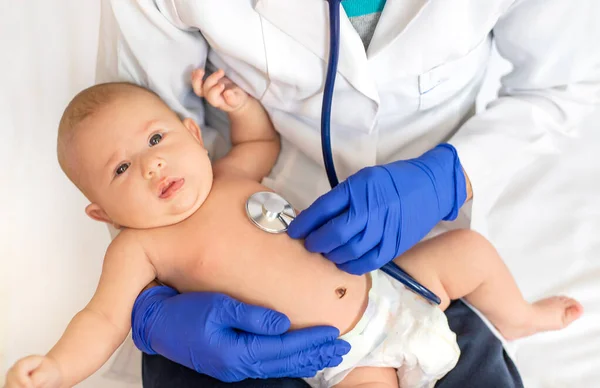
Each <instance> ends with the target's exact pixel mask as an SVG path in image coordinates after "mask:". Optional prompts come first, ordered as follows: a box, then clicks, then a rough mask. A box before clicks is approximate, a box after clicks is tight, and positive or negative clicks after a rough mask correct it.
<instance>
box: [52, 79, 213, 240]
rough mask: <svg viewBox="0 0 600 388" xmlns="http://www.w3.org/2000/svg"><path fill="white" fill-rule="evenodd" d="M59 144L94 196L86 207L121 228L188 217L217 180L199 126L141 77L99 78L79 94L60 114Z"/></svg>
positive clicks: (68, 166) (63, 160)
mask: <svg viewBox="0 0 600 388" xmlns="http://www.w3.org/2000/svg"><path fill="white" fill-rule="evenodd" d="M57 151H58V160H59V163H60V166H61V168H62V169H63V171H64V172H65V174H66V175H67V176H68V177H69V179H70V180H71V181H72V182H73V183H74V184H75V185H76V186H77V187H78V188H79V189H80V190H81V192H82V193H83V194H84V195H85V196H86V197H87V198H88V199H89V200H90V202H91V204H90V205H89V206H88V207H87V208H86V213H87V214H88V215H89V216H90V217H91V218H93V219H95V220H98V221H104V222H107V223H110V224H113V225H115V226H117V227H121V226H124V227H129V228H141V229H144V228H152V227H158V226H166V225H171V224H174V223H177V222H180V221H182V220H184V219H186V218H187V217H189V216H190V215H191V214H193V213H194V212H195V211H196V210H197V209H198V208H199V207H200V206H201V205H202V203H203V202H204V200H205V199H206V197H207V196H208V193H209V191H210V189H211V187H212V178H213V177H212V168H211V164H210V160H209V158H208V152H207V151H206V149H205V148H204V145H203V143H202V137H201V134H200V128H199V127H198V125H197V124H196V123H195V122H194V121H193V120H192V119H185V120H183V121H181V120H180V119H179V117H178V116H177V115H176V114H175V112H173V111H172V110H171V109H169V107H168V106H167V105H166V104H165V103H164V102H163V101H162V100H161V99H160V98H159V97H158V96H157V95H156V94H154V93H153V92H151V91H149V90H146V89H144V88H142V87H139V86H137V85H133V84H128V83H108V84H101V85H96V86H92V87H90V88H88V89H85V90H84V91H82V92H80V93H79V94H78V95H77V96H75V98H73V100H72V101H71V102H70V103H69V105H68V106H67V108H66V109H65V112H64V114H63V116H62V119H61V121H60V126H59V130H58V147H57Z"/></svg>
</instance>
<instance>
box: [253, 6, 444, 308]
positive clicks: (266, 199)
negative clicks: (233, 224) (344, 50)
mask: <svg viewBox="0 0 600 388" xmlns="http://www.w3.org/2000/svg"><path fill="white" fill-rule="evenodd" d="M328 2H329V42H330V44H329V63H328V65H327V77H326V79H325V88H324V91H323V105H322V109H321V147H322V150H323V161H324V165H325V171H326V172H327V179H328V180H329V184H330V185H331V187H332V188H334V187H335V186H337V185H338V183H339V182H338V178H337V175H336V172H335V167H334V165H333V154H332V151H331V139H330V133H331V128H330V124H331V105H332V103H333V87H334V84H335V76H336V73H337V65H338V58H339V51H340V44H339V42H340V2H341V0H328ZM246 213H247V215H248V218H250V220H251V221H252V222H254V224H255V225H256V226H258V227H259V228H260V229H262V230H264V231H266V232H269V233H283V232H285V231H287V229H288V226H289V224H290V223H291V222H292V221H293V220H294V218H296V212H295V211H294V208H293V207H292V206H291V205H290V203H289V202H288V201H286V200H285V199H284V198H283V197H281V196H280V195H279V194H276V193H273V192H268V191H261V192H258V193H255V194H253V195H252V196H250V198H249V199H248V201H247V202H246ZM380 269H381V271H383V272H384V273H386V274H388V275H389V276H391V277H393V278H394V279H396V280H397V281H399V282H400V283H402V284H403V285H404V286H406V288H408V289H409V290H411V291H413V292H414V293H416V294H418V295H421V296H422V297H423V298H425V299H426V300H429V301H430V302H432V303H435V304H440V302H441V300H440V298H439V297H438V296H437V295H435V294H434V293H433V292H431V291H430V290H429V289H427V288H426V287H425V286H423V285H422V284H420V283H419V282H417V281H416V280H415V279H414V278H412V277H411V276H410V275H409V274H407V273H406V272H404V271H403V270H402V269H401V268H400V267H398V266H397V265H396V263H394V262H393V261H390V262H389V263H387V264H385V265H384V266H383V267H381V268H380Z"/></svg>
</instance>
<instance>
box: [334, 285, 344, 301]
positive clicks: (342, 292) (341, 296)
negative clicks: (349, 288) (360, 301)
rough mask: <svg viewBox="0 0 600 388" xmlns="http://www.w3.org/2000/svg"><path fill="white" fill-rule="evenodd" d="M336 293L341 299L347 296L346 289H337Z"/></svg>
mask: <svg viewBox="0 0 600 388" xmlns="http://www.w3.org/2000/svg"><path fill="white" fill-rule="evenodd" d="M335 293H336V294H337V296H338V298H339V299H342V298H343V297H344V295H346V287H339V288H336V290H335Z"/></svg>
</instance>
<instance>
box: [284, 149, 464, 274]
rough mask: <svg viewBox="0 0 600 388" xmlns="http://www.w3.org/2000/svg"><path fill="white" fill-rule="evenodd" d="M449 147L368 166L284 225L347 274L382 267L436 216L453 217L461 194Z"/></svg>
mask: <svg viewBox="0 0 600 388" xmlns="http://www.w3.org/2000/svg"><path fill="white" fill-rule="evenodd" d="M466 196H467V194H466V183H465V176H464V172H463V170H462V166H461V164H460V161H459V159H458V155H457V153H456V150H455V149H454V147H452V146H451V145H449V144H442V145H439V146H437V147H436V148H434V149H433V150H430V151H428V152H426V153H425V154H423V155H421V156H420V157H418V158H415V159H410V160H406V161H397V162H393V163H390V164H386V165H382V166H374V167H367V168H364V169H362V170H360V171H358V172H357V173H356V174H354V175H352V176H350V177H348V179H346V180H345V181H344V182H342V183H340V184H339V185H338V186H336V187H335V188H334V189H333V190H331V191H330V192H328V193H326V194H324V195H323V196H321V197H320V198H318V199H317V200H316V201H315V202H314V203H313V204H312V205H311V206H309V207H308V209H306V210H304V211H302V212H301V213H300V214H299V215H298V217H296V219H295V220H294V221H292V222H291V224H290V226H289V228H288V235H289V236H290V237H292V238H297V239H305V246H306V249H308V250H309V251H311V252H318V253H321V254H323V255H324V256H325V257H327V258H328V259H329V260H331V261H332V262H334V263H336V264H337V266H338V267H339V268H340V269H342V270H344V271H346V272H349V273H351V274H355V275H361V274H364V273H367V272H369V271H373V270H375V269H378V268H381V267H383V266H384V265H385V264H386V263H387V262H389V261H390V260H392V259H394V258H395V257H397V256H399V255H401V254H402V253H403V252H405V251H407V250H408V249H410V248H411V247H412V246H413V245H415V244H416V243H417V242H419V241H420V240H421V239H422V238H423V237H425V235H427V233H429V232H430V231H431V229H433V227H434V226H435V225H436V224H437V223H438V222H439V221H440V220H454V219H455V218H456V216H457V215H458V210H459V209H460V207H461V206H462V205H463V203H464V202H465V199H466Z"/></svg>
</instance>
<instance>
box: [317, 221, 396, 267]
mask: <svg viewBox="0 0 600 388" xmlns="http://www.w3.org/2000/svg"><path fill="white" fill-rule="evenodd" d="M367 217H368V220H367V221H365V226H364V229H363V230H362V231H361V232H360V233H358V234H356V235H355V236H354V237H352V238H351V239H350V240H348V242H346V243H345V244H342V245H340V246H338V247H337V248H335V249H333V250H331V251H330V252H329V253H326V254H325V257H327V259H329V260H330V261H332V262H334V263H335V264H344V263H347V262H349V261H352V260H356V259H358V258H360V257H362V256H363V255H364V254H365V253H367V252H368V251H370V250H371V249H373V248H374V247H376V246H377V245H378V244H379V243H380V242H381V238H382V226H383V223H384V222H383V221H382V222H380V219H381V218H382V215H381V214H380V213H379V212H377V211H373V212H370V214H369V215H368V216H367ZM383 217H384V218H385V216H383ZM309 238H310V237H309ZM307 244H308V240H307Z"/></svg>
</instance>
